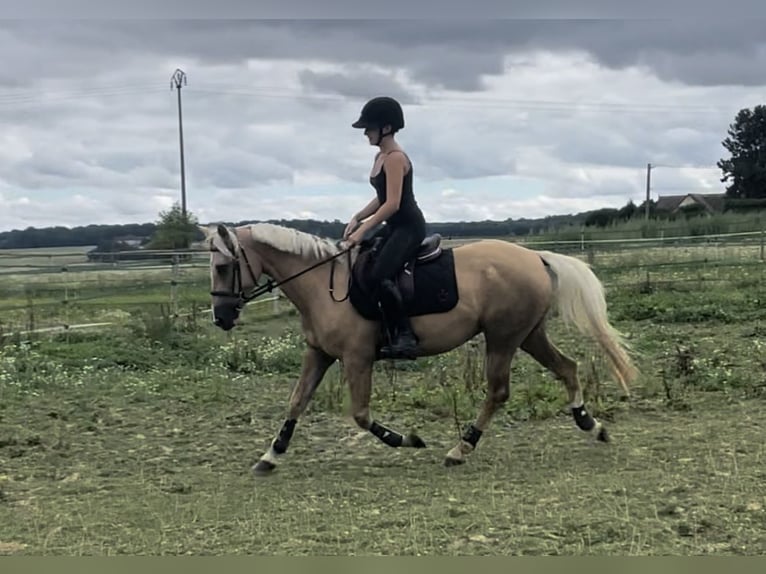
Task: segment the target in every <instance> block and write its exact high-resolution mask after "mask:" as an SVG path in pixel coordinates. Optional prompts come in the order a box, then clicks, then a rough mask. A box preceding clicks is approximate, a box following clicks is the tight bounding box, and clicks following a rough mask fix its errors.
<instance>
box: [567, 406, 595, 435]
mask: <svg viewBox="0 0 766 574" xmlns="http://www.w3.org/2000/svg"><path fill="white" fill-rule="evenodd" d="M572 416H573V417H574V420H575V422H576V423H577V426H578V427H580V429H581V430H584V431H589V430H593V427H595V426H596V421H595V420H594V419H593V417H592V416H590V413H588V411H586V410H585V405H581V406H579V407H573V408H572Z"/></svg>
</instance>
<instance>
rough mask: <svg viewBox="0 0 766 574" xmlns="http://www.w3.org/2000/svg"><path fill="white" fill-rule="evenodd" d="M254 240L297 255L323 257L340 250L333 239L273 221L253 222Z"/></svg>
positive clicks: (251, 232) (250, 226)
mask: <svg viewBox="0 0 766 574" xmlns="http://www.w3.org/2000/svg"><path fill="white" fill-rule="evenodd" d="M249 228H250V234H251V236H252V238H253V240H255V241H258V242H260V243H265V244H266V245H269V246H271V247H273V248H274V249H276V250H277V251H283V252H287V253H295V254H296V255H304V256H309V257H315V258H317V259H322V258H325V257H330V256H332V255H335V254H336V253H338V252H339V251H340V249H339V248H338V246H337V245H336V244H335V242H333V241H332V240H331V239H325V238H323V237H317V236H316V235H311V234H310V233H305V232H303V231H298V230H297V229H292V228H290V227H282V226H281V225H275V224H273V223H253V224H252V225H249Z"/></svg>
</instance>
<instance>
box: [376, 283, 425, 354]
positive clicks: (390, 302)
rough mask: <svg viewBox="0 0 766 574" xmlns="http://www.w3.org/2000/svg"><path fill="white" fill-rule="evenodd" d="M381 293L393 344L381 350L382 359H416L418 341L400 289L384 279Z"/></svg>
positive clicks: (381, 302) (380, 298)
mask: <svg viewBox="0 0 766 574" xmlns="http://www.w3.org/2000/svg"><path fill="white" fill-rule="evenodd" d="M379 293H380V297H379V300H380V304H381V306H382V307H383V315H384V317H385V321H386V322H387V323H388V327H389V332H390V333H391V336H392V340H391V343H390V344H389V345H384V346H383V347H382V348H381V350H380V356H381V358H382V359H415V358H416V357H417V347H418V339H417V337H416V336H415V333H413V331H412V326H411V325H410V320H409V317H407V312H406V311H405V309H404V304H403V302H402V296H401V294H400V293H399V289H398V288H397V286H396V284H395V283H394V282H393V281H391V280H390V279H384V280H383V281H382V282H381V284H380V291H379Z"/></svg>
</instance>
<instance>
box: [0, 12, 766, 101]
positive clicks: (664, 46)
mask: <svg viewBox="0 0 766 574" xmlns="http://www.w3.org/2000/svg"><path fill="white" fill-rule="evenodd" d="M763 24H764V22H763V21H759V20H758V19H757V18H751V19H747V20H740V21H733V20H722V21H715V20H713V19H712V18H710V17H708V18H701V19H696V20H695V21H694V23H693V24H690V23H689V22H688V21H687V20H685V19H679V20H624V21H620V20H532V21H525V20H493V21H490V20H462V21H454V20H438V19H437V20H275V21H257V20H255V21H254V20H223V21H221V20H216V21H203V20H188V21H172V20H153V21H146V20H142V21H105V22H104V23H103V24H100V25H98V26H93V25H92V23H91V24H87V23H83V22H43V23H40V22H37V21H29V22H2V23H0V48H2V52H3V53H9V51H13V52H19V51H20V50H19V49H18V47H19V46H22V47H23V48H24V49H23V50H21V52H22V53H23V56H21V57H20V58H14V59H12V60H11V61H7V62H6V66H5V67H4V68H3V72H0V82H2V83H4V84H5V85H21V84H23V83H24V82H27V83H30V82H33V81H34V80H35V78H36V77H38V76H39V75H58V76H59V77H65V76H68V75H80V76H88V75H92V74H93V73H97V72H104V71H106V70H113V69H119V67H120V65H121V64H123V63H124V62H125V61H126V59H128V58H129V57H135V55H136V54H139V55H141V54H142V55H144V56H152V55H153V56H154V57H158V56H159V55H160V54H161V55H162V57H163V58H164V59H165V60H168V59H173V58H176V59H179V60H180V59H189V58H191V59H193V60H197V61H198V62H199V63H201V64H202V63H208V64H215V63H233V64H236V63H241V62H244V61H246V60H247V59H249V58H275V59H286V58H295V59H301V58H312V59H328V60H333V61H336V62H341V63H345V64H349V65H356V64H378V65H383V66H396V67H402V68H404V69H407V70H408V71H409V73H410V75H411V76H412V78H413V79H414V80H416V81H418V82H422V83H425V84H426V85H431V86H443V87H446V88H450V89H455V90H463V91H474V90H480V89H481V88H482V83H481V77H482V75H493V74H499V73H502V72H503V62H504V57H505V56H506V55H508V54H514V53H520V52H522V51H524V50H528V49H551V50H558V51H567V50H583V51H587V52H588V53H590V54H592V56H593V57H594V58H595V59H596V60H597V61H599V62H601V63H602V64H604V65H605V66H610V67H614V68H621V67H626V66H634V65H640V66H646V67H648V68H650V69H652V70H653V71H654V73H656V74H658V75H659V76H660V77H662V78H665V79H672V80H678V81H681V82H684V83H688V84H696V85H713V84H717V83H730V84H741V85H759V84H762V83H763V80H762V79H761V78H760V76H759V74H757V73H754V71H755V70H758V69H762V68H763V67H764V65H766V49H764V47H766V38H765V37H764V35H763V27H764V26H763ZM713 38H714V39H715V41H714V43H713V42H711V39H713ZM52 50H55V51H58V52H59V53H58V54H57V57H51V55H52V53H53V52H52ZM86 54H87V57H85V55H86ZM336 79H337V80H339V81H340V85H339V86H338V87H337V88H336V90H339V93H343V92H342V88H343V85H344V82H346V79H345V78H344V77H342V76H341V77H338V78H336ZM162 80H164V78H163V79H162ZM162 80H160V79H159V78H157V81H158V82H160V81H162ZM325 80H327V78H325ZM153 81H154V80H153ZM324 87H325V88H326V87H327V83H326V82H325V84H324ZM352 95H353V94H352Z"/></svg>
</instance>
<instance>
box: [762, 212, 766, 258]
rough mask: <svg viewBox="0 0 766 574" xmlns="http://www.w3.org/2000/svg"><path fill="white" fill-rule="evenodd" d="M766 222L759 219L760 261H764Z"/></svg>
mask: <svg viewBox="0 0 766 574" xmlns="http://www.w3.org/2000/svg"><path fill="white" fill-rule="evenodd" d="M765 240H766V224H764V222H763V220H761V261H764V260H765V259H764V243H766V241H765Z"/></svg>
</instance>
